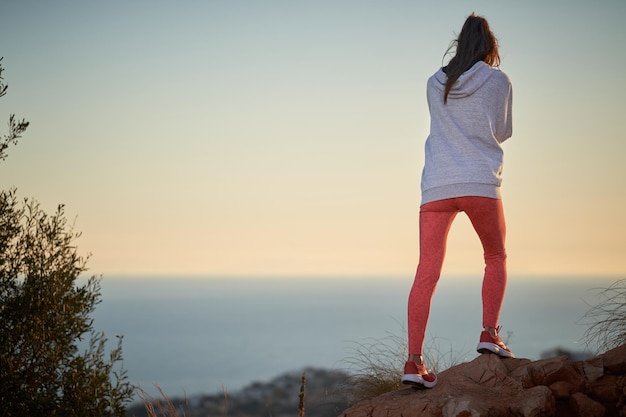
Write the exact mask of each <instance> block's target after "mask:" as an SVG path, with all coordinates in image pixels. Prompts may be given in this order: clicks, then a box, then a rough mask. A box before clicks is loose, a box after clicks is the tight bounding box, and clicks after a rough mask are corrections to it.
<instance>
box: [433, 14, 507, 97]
mask: <svg viewBox="0 0 626 417" xmlns="http://www.w3.org/2000/svg"><path fill="white" fill-rule="evenodd" d="M455 47H456V52H455V54H454V56H453V57H452V59H451V60H450V62H448V65H447V66H446V67H444V71H445V73H446V75H447V76H448V80H447V81H446V88H445V90H444V93H443V101H444V103H446V102H447V101H448V93H449V92H450V89H451V88H452V86H453V85H454V83H455V82H456V80H458V79H459V77H460V76H461V74H463V73H464V72H465V71H467V70H468V69H470V68H471V67H472V66H473V65H474V64H475V63H477V62H478V61H484V62H486V63H487V64H489V65H490V66H492V67H497V66H499V65H500V54H499V53H498V40H497V39H496V37H495V36H494V34H493V32H491V29H489V23H487V19H485V18H484V17H481V16H476V15H475V14H474V13H472V14H471V15H469V16H468V17H467V19H466V20H465V23H464V24H463V28H462V29H461V33H460V34H459V37H458V38H457V39H455V40H454V41H453V42H452V44H450V47H449V48H448V50H447V51H446V54H445V55H447V54H448V53H449V52H450V50H451V49H452V48H455Z"/></svg>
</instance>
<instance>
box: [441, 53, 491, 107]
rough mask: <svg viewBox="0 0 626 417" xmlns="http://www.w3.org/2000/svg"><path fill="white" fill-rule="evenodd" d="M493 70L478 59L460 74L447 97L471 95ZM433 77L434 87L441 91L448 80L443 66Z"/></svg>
mask: <svg viewBox="0 0 626 417" xmlns="http://www.w3.org/2000/svg"><path fill="white" fill-rule="evenodd" d="M494 71H496V70H495V69H494V68H491V67H490V66H489V65H488V64H487V63H485V62H484V61H478V62H477V63H475V64H474V65H473V66H472V67H471V68H470V69H468V70H467V71H465V72H464V73H463V74H461V76H460V77H459V78H458V80H456V82H455V83H454V85H453V86H452V88H451V89H450V93H449V94H448V97H450V98H461V97H467V96H469V95H472V94H473V93H474V92H475V91H476V90H478V89H479V88H480V87H481V86H482V85H483V84H484V83H485V82H486V81H487V80H488V79H489V78H490V77H491V76H492V75H493V74H494ZM433 78H434V80H433V81H434V82H433V84H434V86H435V88H437V89H438V90H440V91H442V92H443V91H444V90H445V87H446V81H447V80H448V76H447V75H446V73H445V72H443V68H440V69H439V71H437V72H436V73H435V75H434V77H433Z"/></svg>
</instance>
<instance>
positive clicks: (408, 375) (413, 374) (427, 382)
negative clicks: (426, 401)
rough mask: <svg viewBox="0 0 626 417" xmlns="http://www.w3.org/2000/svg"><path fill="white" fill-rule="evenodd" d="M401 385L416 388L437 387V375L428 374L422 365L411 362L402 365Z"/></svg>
mask: <svg viewBox="0 0 626 417" xmlns="http://www.w3.org/2000/svg"><path fill="white" fill-rule="evenodd" d="M402 383H403V384H407V385H414V386H416V387H418V388H419V387H424V388H432V387H434V386H435V385H437V375H435V374H434V373H432V372H428V371H427V370H426V367H425V366H424V365H418V364H416V363H415V362H413V361H408V362H407V363H405V364H404V375H402Z"/></svg>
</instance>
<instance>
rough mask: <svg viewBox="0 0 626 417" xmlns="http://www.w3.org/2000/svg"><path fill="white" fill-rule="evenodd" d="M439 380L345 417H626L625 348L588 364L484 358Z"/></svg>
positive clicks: (366, 404)
mask: <svg viewBox="0 0 626 417" xmlns="http://www.w3.org/2000/svg"><path fill="white" fill-rule="evenodd" d="M438 378H439V383H438V385H437V386H436V387H435V388H432V389H429V390H425V389H421V390H419V389H415V388H411V387H408V388H402V389H399V390H396V391H392V392H389V393H387V394H383V395H380V396H378V397H375V398H372V399H368V400H364V401H361V402H359V403H357V404H355V405H354V406H352V407H350V408H348V409H347V410H345V411H344V412H343V413H341V414H340V417H401V416H403V417H413V416H415V417H417V416H420V417H487V416H489V417H492V416H493V417H508V416H511V417H513V416H515V417H522V416H523V417H544V416H545V417H550V416H556V417H565V416H568V417H570V416H571V417H602V416H610V417H613V416H619V417H626V344H625V345H623V346H621V347H618V348H616V349H613V350H610V351H608V352H606V353H604V354H602V355H600V356H597V357H595V358H592V359H588V360H584V361H572V360H570V359H568V358H567V357H566V356H559V357H554V358H548V359H542V360H539V361H535V362H532V361H530V360H528V359H505V358H500V357H498V356H496V355H481V356H478V357H477V358H476V359H474V360H472V361H471V362H467V363H463V364H460V365H457V366H454V367H452V368H449V369H447V370H445V371H443V372H441V373H440V374H439V375H438Z"/></svg>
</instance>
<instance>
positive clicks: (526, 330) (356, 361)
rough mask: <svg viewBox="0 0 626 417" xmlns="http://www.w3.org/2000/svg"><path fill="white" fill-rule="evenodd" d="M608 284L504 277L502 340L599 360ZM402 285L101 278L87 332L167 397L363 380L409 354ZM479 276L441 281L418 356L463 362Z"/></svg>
mask: <svg viewBox="0 0 626 417" xmlns="http://www.w3.org/2000/svg"><path fill="white" fill-rule="evenodd" d="M616 280H617V278H614V277H613V278H612V277H569V278H568V277H537V276H534V277H516V276H510V277H509V279H508V286H507V293H506V297H505V301H504V305H503V308H502V313H501V320H500V324H501V325H502V330H501V335H502V336H503V339H504V340H505V342H507V344H508V346H509V348H511V350H513V351H514V352H515V354H516V355H517V357H524V358H529V359H533V360H535V359H539V358H541V357H542V356H544V355H546V354H549V352H550V351H553V350H554V349H556V348H560V349H564V350H567V351H570V352H578V353H585V352H587V353H588V354H591V353H594V352H592V351H590V349H589V348H588V347H587V345H586V343H585V340H584V336H585V331H586V330H587V328H588V322H589V320H588V318H585V315H586V313H587V312H588V311H589V309H590V308H591V306H593V305H595V304H597V302H598V301H599V293H600V290H601V289H603V288H607V287H608V286H610V285H611V284H613V283H614V282H615V281H616ZM411 281H412V278H411V277H409V278H407V277H403V278H401V277H396V276H391V277H383V276H379V277H366V278H359V277H336V278H332V277H293V278H286V277H280V278H272V277H229V278H220V277H174V276H172V277H120V276H118V277H103V278H102V279H101V287H102V288H101V289H102V293H101V302H100V303H99V304H98V305H97V306H96V309H95V311H94V312H93V313H92V318H93V319H94V321H93V328H94V330H95V331H98V332H104V334H105V336H106V337H107V339H108V342H107V343H108V344H107V346H108V348H113V347H114V346H115V344H116V343H117V340H118V337H122V350H123V358H124V360H123V367H124V369H125V370H126V372H127V376H128V380H129V381H130V382H131V383H133V384H134V385H137V386H140V387H141V388H142V389H143V390H145V391H146V392H147V393H148V394H150V395H153V396H155V395H156V396H158V389H161V390H162V391H163V392H164V393H166V394H167V395H168V396H169V397H182V396H187V397H189V396H194V395H201V394H216V393H220V392H223V391H226V392H232V391H237V390H240V389H242V388H243V387H245V386H246V385H249V384H251V383H253V382H263V381H269V380H271V379H272V378H274V377H277V376H279V375H281V374H284V373H287V372H295V371H299V370H302V369H305V368H307V367H316V368H327V369H340V370H344V371H346V372H358V371H359V370H360V368H361V367H362V366H364V365H363V364H366V363H368V361H369V362H376V361H379V362H380V361H383V362H387V363H391V364H392V366H401V365H402V364H403V362H404V360H405V356H404V355H405V354H406V345H405V344H406V303H407V297H408V293H409V290H410V287H411V284H412V282H411ZM481 284H482V279H481V277H477V276H476V277H459V276H451V277H446V276H442V277H441V280H440V282H439V285H438V287H437V290H436V292H435V295H434V297H433V301H432V307H431V315H430V320H429V323H428V328H427V333H426V348H425V352H424V353H425V354H426V355H427V356H428V357H429V358H433V359H432V360H436V361H437V362H438V366H439V367H440V368H442V367H443V368H445V367H446V366H447V365H448V366H449V365H452V364H454V363H459V362H462V361H468V360H471V359H473V358H475V357H476V356H477V355H478V354H477V353H476V351H475V347H476V343H477V342H478V337H479V333H480V331H481V317H482V315H481V311H482V310H481Z"/></svg>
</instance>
